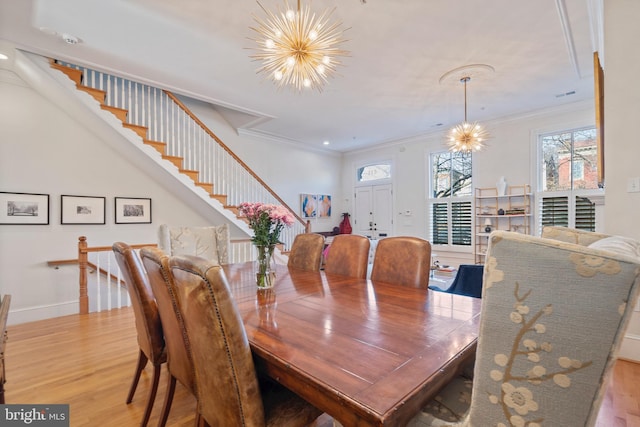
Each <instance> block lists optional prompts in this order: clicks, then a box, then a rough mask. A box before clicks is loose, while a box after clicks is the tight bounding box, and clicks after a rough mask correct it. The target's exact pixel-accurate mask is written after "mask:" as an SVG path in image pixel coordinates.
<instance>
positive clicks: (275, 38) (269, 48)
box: [251, 0, 349, 91]
mask: <svg viewBox="0 0 640 427" xmlns="http://www.w3.org/2000/svg"><path fill="white" fill-rule="evenodd" d="M257 3H258V5H260V7H261V8H262V10H263V11H264V12H265V13H266V14H267V19H266V20H263V19H260V18H258V17H256V16H254V17H253V18H254V21H255V22H256V23H257V24H258V27H257V28H253V27H251V29H252V30H254V31H255V32H256V33H258V35H259V38H258V39H255V40H254V41H255V42H256V43H257V44H258V47H257V48H255V49H254V50H256V51H257V53H256V54H254V55H251V57H252V58H254V59H256V60H259V61H262V66H261V67H260V68H259V69H258V73H263V74H265V75H266V76H268V77H270V78H271V79H273V81H274V82H275V83H276V84H277V85H278V86H280V87H283V86H291V87H293V88H294V89H296V90H298V91H302V90H304V89H306V88H314V89H317V90H318V91H322V85H323V84H325V83H326V82H327V81H328V80H327V79H328V77H329V76H331V75H332V74H333V73H334V72H335V70H336V66H337V65H341V63H340V62H339V61H338V60H337V59H336V57H338V56H348V55H349V52H347V51H345V50H342V49H340V48H339V47H338V46H339V45H340V44H341V43H343V42H344V40H343V39H342V33H343V32H344V31H343V30H342V29H341V28H340V27H341V26H342V23H340V22H330V20H329V18H330V17H331V14H332V13H333V11H334V10H335V8H334V9H331V10H327V11H324V12H323V13H322V14H321V15H316V14H315V12H312V11H311V8H310V7H309V6H308V5H306V6H304V7H301V6H300V0H298V8H297V10H294V9H292V8H291V7H289V3H288V2H287V1H286V0H285V9H284V10H281V9H280V8H278V12H277V13H273V12H270V11H268V10H267V9H265V8H264V6H262V4H260V2H257Z"/></svg>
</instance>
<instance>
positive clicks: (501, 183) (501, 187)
mask: <svg viewBox="0 0 640 427" xmlns="http://www.w3.org/2000/svg"><path fill="white" fill-rule="evenodd" d="M496 188H497V189H498V196H506V195H507V180H506V179H505V178H504V176H501V177H500V179H499V180H498V182H496Z"/></svg>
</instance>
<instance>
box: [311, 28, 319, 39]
mask: <svg viewBox="0 0 640 427" xmlns="http://www.w3.org/2000/svg"><path fill="white" fill-rule="evenodd" d="M317 38H318V32H317V31H316V30H311V31H309V39H310V40H312V41H313V40H315V39H317Z"/></svg>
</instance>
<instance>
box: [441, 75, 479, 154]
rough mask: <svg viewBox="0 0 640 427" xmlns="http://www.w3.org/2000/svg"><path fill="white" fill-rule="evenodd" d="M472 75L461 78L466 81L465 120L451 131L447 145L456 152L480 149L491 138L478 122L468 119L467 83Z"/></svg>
mask: <svg viewBox="0 0 640 427" xmlns="http://www.w3.org/2000/svg"><path fill="white" fill-rule="evenodd" d="M469 80H471V77H469V76H465V77H462V78H461V79H460V82H461V83H464V121H463V122H462V123H460V124H458V125H456V126H454V127H453V128H451V130H450V131H449V134H448V136H447V139H448V141H447V145H448V146H449V151H452V152H454V153H457V152H463V153H470V152H473V151H479V150H481V149H483V148H484V147H485V145H486V144H485V141H486V140H487V139H488V138H489V133H488V132H487V131H486V130H485V129H484V128H483V127H482V126H480V124H479V123H478V122H474V123H469V122H468V121H467V83H468V82H469Z"/></svg>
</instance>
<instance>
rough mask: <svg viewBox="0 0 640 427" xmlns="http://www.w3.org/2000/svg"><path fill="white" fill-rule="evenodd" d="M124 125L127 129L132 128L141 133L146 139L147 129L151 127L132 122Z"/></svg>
mask: <svg viewBox="0 0 640 427" xmlns="http://www.w3.org/2000/svg"><path fill="white" fill-rule="evenodd" d="M122 126H124V127H125V128H127V129H131V130H132V131H134V132H135V133H137V134H138V135H140V136H141V137H142V138H144V139H146V136H147V130H148V129H149V128H147V127H146V126H140V125H134V124H132V123H122Z"/></svg>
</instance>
